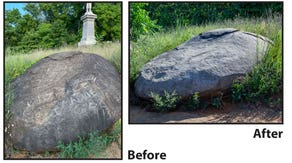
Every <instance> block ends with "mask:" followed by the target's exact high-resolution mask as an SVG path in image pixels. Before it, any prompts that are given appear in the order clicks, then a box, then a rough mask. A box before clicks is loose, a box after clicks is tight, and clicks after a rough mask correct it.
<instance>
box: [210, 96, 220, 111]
mask: <svg viewBox="0 0 292 163" xmlns="http://www.w3.org/2000/svg"><path fill="white" fill-rule="evenodd" d="M221 102H222V101H221V98H220V97H214V98H213V99H212V103H211V105H212V106H214V107H215V108H217V109H220V108H221V107H222V103H221Z"/></svg>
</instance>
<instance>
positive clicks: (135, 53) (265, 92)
mask: <svg viewBox="0 0 292 163" xmlns="http://www.w3.org/2000/svg"><path fill="white" fill-rule="evenodd" d="M218 28H236V29H239V30H243V31H248V32H253V33H256V34H259V35H262V36H265V37H268V38H269V39H271V40H272V41H273V42H274V45H273V46H271V47H270V49H269V51H268V52H267V54H266V56H265V58H264V59H263V60H262V62H261V63H260V64H259V65H257V66H256V68H255V69H254V71H253V72H252V73H251V74H248V75H247V76H246V79H245V81H244V82H243V83H235V84H234V86H233V92H232V97H234V100H235V101H241V100H252V99H257V98H258V97H259V98H269V97H268V96H273V95H274V94H277V93H280V92H281V91H282V85H283V81H282V16H281V15H274V16H270V17H268V18H254V19H242V18H241V19H235V20H226V21H224V22H217V23H211V24H206V25H201V26H188V27H181V26H179V27H176V28H175V29H170V30H166V31H162V32H157V33H153V34H149V35H144V36H142V37H141V38H139V39H138V40H137V41H135V42H133V41H132V42H131V43H130V44H131V45H130V47H131V48H130V86H131V87H133V85H134V83H135V80H136V79H137V77H138V75H139V72H140V70H141V68H142V67H143V65H145V64H146V63H147V62H149V61H150V60H151V59H153V58H154V57H156V56H157V55H159V54H161V53H163V52H166V51H168V50H171V49H173V48H175V47H176V46H178V45H180V44H181V43H183V42H185V41H186V40H188V39H190V38H191V37H192V36H196V35H198V34H200V33H202V32H206V31H209V30H213V29H218ZM166 101H167V100H166ZM160 102H161V101H160Z"/></svg>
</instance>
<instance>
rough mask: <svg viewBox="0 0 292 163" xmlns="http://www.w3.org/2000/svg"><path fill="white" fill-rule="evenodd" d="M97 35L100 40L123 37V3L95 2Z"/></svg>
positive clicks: (94, 11)
mask: <svg viewBox="0 0 292 163" xmlns="http://www.w3.org/2000/svg"><path fill="white" fill-rule="evenodd" d="M92 10H93V13H94V14H96V15H97V19H96V20H95V24H96V28H95V29H96V35H97V37H98V38H99V39H100V40H106V41H109V40H119V39H121V20H122V19H121V3H94V5H93V8H92Z"/></svg>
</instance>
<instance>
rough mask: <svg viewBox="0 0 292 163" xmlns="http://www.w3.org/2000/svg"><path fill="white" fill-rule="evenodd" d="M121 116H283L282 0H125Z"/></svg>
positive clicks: (168, 120) (136, 119) (188, 119)
mask: <svg viewBox="0 0 292 163" xmlns="http://www.w3.org/2000/svg"><path fill="white" fill-rule="evenodd" d="M129 32H130V34H129V53H130V54H129V124H283V123H284V122H283V115H284V113H283V110H284V109H283V39H282V38H283V2H146V3H141V2H130V3H129Z"/></svg>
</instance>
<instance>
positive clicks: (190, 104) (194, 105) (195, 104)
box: [185, 92, 200, 111]
mask: <svg viewBox="0 0 292 163" xmlns="http://www.w3.org/2000/svg"><path fill="white" fill-rule="evenodd" d="M199 98H200V96H199V93H198V92H196V93H194V94H193V95H192V96H191V97H190V98H189V99H188V100H187V102H186V104H185V107H186V110H190V111H195V110H196V109H198V108H199V106H200V99H199Z"/></svg>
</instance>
